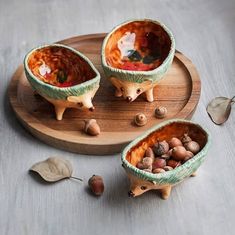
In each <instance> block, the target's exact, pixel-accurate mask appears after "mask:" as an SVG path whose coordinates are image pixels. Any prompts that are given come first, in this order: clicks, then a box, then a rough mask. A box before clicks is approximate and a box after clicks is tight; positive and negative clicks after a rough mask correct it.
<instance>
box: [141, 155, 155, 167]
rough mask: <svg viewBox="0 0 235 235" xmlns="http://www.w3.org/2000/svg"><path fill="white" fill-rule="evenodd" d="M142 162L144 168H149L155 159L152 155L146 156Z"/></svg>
mask: <svg viewBox="0 0 235 235" xmlns="http://www.w3.org/2000/svg"><path fill="white" fill-rule="evenodd" d="M142 163H143V166H144V168H149V167H150V166H152V164H153V159H152V158H150V157H145V158H143V160H142Z"/></svg>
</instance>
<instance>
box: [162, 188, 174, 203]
mask: <svg viewBox="0 0 235 235" xmlns="http://www.w3.org/2000/svg"><path fill="white" fill-rule="evenodd" d="M171 188H172V186H170V185H168V186H166V187H164V188H162V189H160V192H161V196H162V199H164V200H166V199H167V198H168V197H169V196H170V194H171Z"/></svg>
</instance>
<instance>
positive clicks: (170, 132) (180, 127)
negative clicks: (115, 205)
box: [126, 122, 208, 167]
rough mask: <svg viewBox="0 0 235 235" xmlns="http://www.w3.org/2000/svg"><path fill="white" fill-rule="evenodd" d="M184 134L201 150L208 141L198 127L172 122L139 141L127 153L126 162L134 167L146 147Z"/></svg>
mask: <svg viewBox="0 0 235 235" xmlns="http://www.w3.org/2000/svg"><path fill="white" fill-rule="evenodd" d="M185 133H188V135H189V136H190V137H191V138H192V139H193V140H195V141H196V142H198V144H199V145H200V149H201V150H202V149H203V147H204V146H205V145H206V143H207V141H208V135H207V133H206V132H205V131H204V130H203V129H202V128H201V127H200V126H199V125H196V124H194V123H190V122H173V123H169V124H167V125H165V126H163V127H161V128H160V129H157V130H156V131H154V132H152V133H151V134H150V135H148V136H147V137H146V138H144V139H142V140H141V141H139V142H138V143H137V144H136V145H135V146H133V147H132V148H131V149H130V150H129V151H128V153H127V155H126V160H127V161H128V162H129V163H130V164H131V165H133V166H135V167H136V165H137V163H138V162H140V161H141V160H142V159H143V157H144V155H145V151H146V149H147V148H148V147H152V146H153V145H154V143H156V142H157V141H163V140H166V141H169V140H170V139H171V138H172V137H177V138H181V137H182V136H183V135H184V134H185ZM195 156H196V155H195Z"/></svg>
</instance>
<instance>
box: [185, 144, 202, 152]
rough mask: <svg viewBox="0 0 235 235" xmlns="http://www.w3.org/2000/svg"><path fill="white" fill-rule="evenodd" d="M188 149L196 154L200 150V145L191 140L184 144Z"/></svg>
mask: <svg viewBox="0 0 235 235" xmlns="http://www.w3.org/2000/svg"><path fill="white" fill-rule="evenodd" d="M184 147H185V148H186V150H188V151H190V152H192V153H193V154H196V153H198V152H199V151H200V145H199V144H198V143H197V142H196V141H190V142H188V143H186V144H185V145H184Z"/></svg>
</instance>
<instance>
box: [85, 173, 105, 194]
mask: <svg viewBox="0 0 235 235" xmlns="http://www.w3.org/2000/svg"><path fill="white" fill-rule="evenodd" d="M88 185H89V187H90V190H91V192H92V193H93V194H94V195H96V196H100V195H102V194H103V192H104V182H103V179H102V177H101V176H99V175H93V176H92V177H91V178H90V179H89V180H88Z"/></svg>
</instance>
